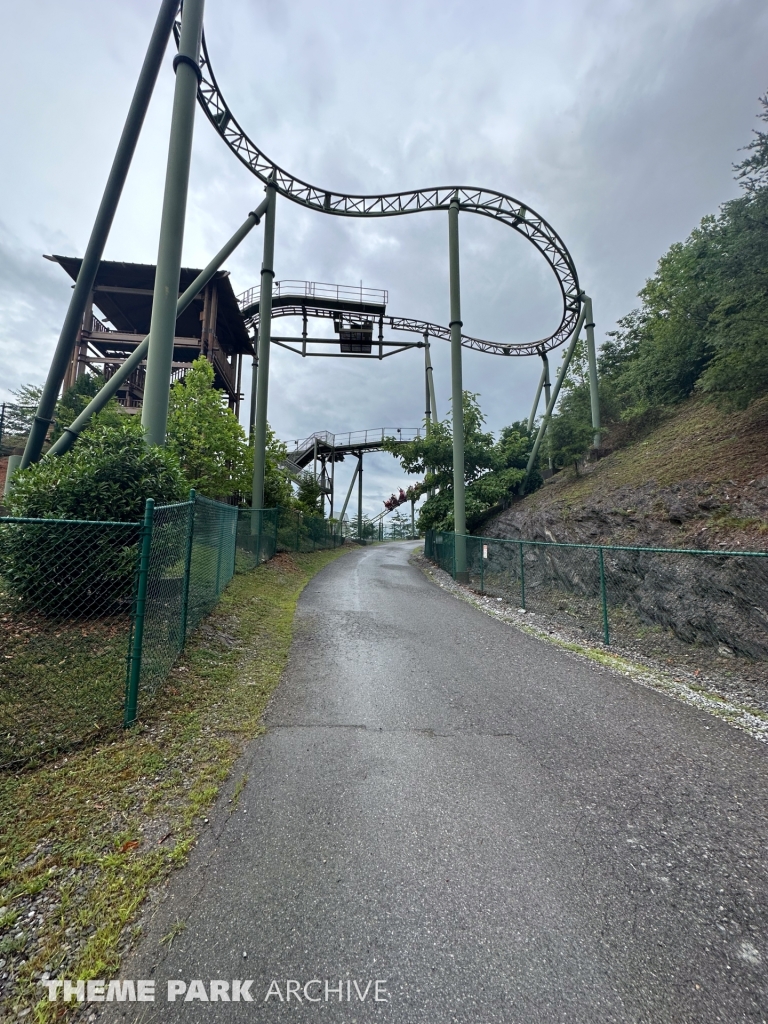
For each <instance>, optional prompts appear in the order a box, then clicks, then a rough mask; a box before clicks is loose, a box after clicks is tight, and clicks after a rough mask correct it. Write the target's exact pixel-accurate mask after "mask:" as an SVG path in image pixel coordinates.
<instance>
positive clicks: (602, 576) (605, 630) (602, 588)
mask: <svg viewBox="0 0 768 1024" xmlns="http://www.w3.org/2000/svg"><path fill="white" fill-rule="evenodd" d="M597 554H598V558H599V559H600V597H601V599H602V602H603V639H604V640H605V642H606V644H610V642H611V634H610V633H609V632H608V600H607V595H606V592H605V562H604V560H603V549H602V548H598V549H597Z"/></svg>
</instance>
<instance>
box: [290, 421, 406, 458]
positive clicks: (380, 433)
mask: <svg viewBox="0 0 768 1024" xmlns="http://www.w3.org/2000/svg"><path fill="white" fill-rule="evenodd" d="M423 434H424V428H423V427H373V428H371V429H369V430H350V431H347V433H346V434H331V433H330V431H328V430H318V431H316V432H315V433H314V434H310V435H309V437H305V438H301V439H299V440H296V441H287V442H286V446H287V447H288V450H289V454H290V455H296V454H298V453H299V452H306V451H309V449H310V448H313V447H314V444H315V441H320V442H322V443H323V444H326V445H328V447H329V448H349V447H351V446H353V445H355V444H373V443H375V442H377V441H384V440H387V439H392V440H395V441H404V442H405V441H415V440H416V439H417V438H420V437H422V436H423Z"/></svg>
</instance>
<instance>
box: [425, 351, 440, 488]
mask: <svg viewBox="0 0 768 1024" xmlns="http://www.w3.org/2000/svg"><path fill="white" fill-rule="evenodd" d="M424 385H425V392H426V395H425V397H426V400H427V408H426V423H427V437H429V435H430V433H431V431H432V424H433V423H437V402H436V401H435V380H434V374H433V372H432V357H431V355H430V352H429V334H427V332H426V331H425V332H424ZM424 468H425V473H428V472H429V471H430V467H429V466H425V467H424ZM434 493H435V489H434V487H430V488H429V490H428V491H427V496H428V497H430V498H431V497H432V495H433V494H434Z"/></svg>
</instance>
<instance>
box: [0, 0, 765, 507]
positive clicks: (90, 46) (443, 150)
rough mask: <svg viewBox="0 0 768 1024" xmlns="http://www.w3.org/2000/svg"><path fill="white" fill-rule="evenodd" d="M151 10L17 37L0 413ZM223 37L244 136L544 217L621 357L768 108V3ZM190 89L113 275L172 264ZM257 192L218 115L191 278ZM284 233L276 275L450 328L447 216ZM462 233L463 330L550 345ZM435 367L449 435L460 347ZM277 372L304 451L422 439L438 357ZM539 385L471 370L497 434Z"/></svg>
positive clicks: (242, 254) (474, 360) (499, 234)
mask: <svg viewBox="0 0 768 1024" xmlns="http://www.w3.org/2000/svg"><path fill="white" fill-rule="evenodd" d="M155 9H156V5H155V3H154V2H149V0H141V2H135V3H133V4H131V5H129V7H126V5H117V6H116V5H109V7H108V8H105V6H104V4H103V3H99V2H98V0H75V2H73V3H72V4H68V5H66V6H65V7H63V6H62V5H60V4H57V3H54V2H53V0H42V2H40V3H38V4H36V5H34V7H33V8H25V7H22V6H21V5H17V6H16V8H15V9H14V10H13V11H12V12H11V13H10V15H8V16H7V20H6V34H7V37H9V38H10V39H11V40H12V41H13V45H12V46H11V47H10V48H9V51H8V52H9V67H8V69H7V71H8V73H9V74H10V75H12V76H13V78H14V81H16V82H17V83H18V96H19V97H20V99H19V100H18V101H17V102H15V103H12V104H6V105H5V106H4V108H3V110H2V112H0V118H2V130H3V137H4V138H14V140H15V146H14V151H13V155H12V158H11V159H7V160H6V161H5V162H4V163H3V166H2V167H0V184H1V185H2V194H3V196H4V197H5V203H4V205H3V210H2V220H3V222H4V225H5V227H4V231H3V234H2V239H0V289H2V290H1V291H0V303H1V304H2V305H1V307H0V317H2V319H1V320H0V324H1V325H2V335H0V394H5V393H6V392H7V389H8V388H10V387H15V386H18V385H19V384H21V383H25V382H27V381H41V380H42V379H43V377H44V374H45V369H46V365H47V361H48V359H49V358H50V352H51V351H52V347H53V344H54V343H55V338H56V334H57V331H58V326H59V324H60V320H61V316H62V315H63V311H64V308H65V304H66V300H67V296H68V294H69V291H68V283H67V281H66V279H64V275H63V274H62V273H61V271H59V270H58V268H55V267H49V265H48V264H45V263H43V262H42V261H40V259H39V254H40V253H42V252H43V251H51V250H53V249H57V250H58V251H67V252H72V253H73V254H74V253H76V254H81V253H82V251H83V248H84V246H85V243H86V241H87V237H88V231H89V229H90V223H91V221H92V218H93V215H94V212H95V209H96V205H97V203H98V199H99V195H100V191H101V188H102V187H103V182H104V180H105V178H106V174H107V171H108V167H109V163H110V160H111V156H112V153H113V151H114V145H115V142H116V139H117V137H118V134H119V131H120V127H121V124H122V118H123V117H124V113H125V110H126V108H127V104H128V101H129V98H130V94H131V90H132V88H133V84H134V81H135V75H136V72H137V70H138V66H139V64H140V62H141V59H142V56H143V49H144V47H145V45H146V40H147V38H148V35H149V31H150V27H151V24H152V20H153V17H154V11H155ZM206 33H207V36H208V40H209V45H210V49H211V55H212V59H213V62H214V67H215V70H216V73H217V76H218V78H219V81H220V84H221V86H222V88H223V90H224V93H225V95H226V96H227V99H228V100H229V102H230V104H231V105H232V108H233V109H234V111H235V112H236V115H237V117H238V119H239V120H240V121H241V122H242V123H243V125H244V126H245V127H246V129H247V130H248V131H249V132H250V134H251V135H252V137H253V138H254V139H255V140H256V141H257V142H258V143H259V145H261V146H263V147H264V149H265V150H266V152H267V153H268V154H269V155H270V156H271V157H272V158H273V159H275V160H277V161H278V162H279V163H281V164H282V165H284V166H285V167H287V168H288V169H290V170H291V171H293V172H294V173H296V174H298V175H299V176H301V177H304V178H306V179H307V180H310V181H312V182H313V183H316V184H318V185H327V186H328V187H332V188H334V189H348V190H350V191H355V192H373V191H378V190H397V189H405V188H411V187H419V186H427V185H434V184H448V183H463V184H477V185H484V186H486V187H489V188H497V189H499V190H501V191H504V192H509V193H511V194H512V195H516V196H518V197H519V198H521V199H523V200H524V201H525V202H527V203H529V204H530V205H532V206H534V208H536V209H538V210H539V212H540V213H541V214H542V215H543V216H545V217H546V218H547V219H548V220H549V221H550V222H551V223H552V224H553V225H554V226H555V227H556V229H557V230H558V231H559V232H560V234H561V235H562V237H563V238H564V239H565V241H566V244H567V245H568V246H569V248H570V249H571V252H572V253H573V255H574V258H575V260H576V264H577V267H578V268H579V273H580V277H581V281H582V284H583V286H584V287H585V288H587V289H588V290H589V291H590V293H591V294H592V295H593V296H594V300H595V311H596V316H597V320H598V329H599V332H601V333H602V332H604V331H606V330H610V329H611V328H612V327H613V325H614V323H615V320H616V319H617V317H619V316H621V315H622V314H623V313H625V312H627V311H628V310H629V309H631V308H632V306H633V304H634V303H635V295H636V293H637V291H638V289H639V288H640V287H641V286H642V284H643V281H644V279H645V278H646V277H647V276H648V275H649V274H650V273H652V272H653V269H654V266H655V263H656V260H657V259H658V258H659V256H660V255H661V254H662V253H663V251H664V250H665V249H666V248H667V246H668V245H669V244H670V243H671V242H672V241H674V240H676V239H681V238H684V237H685V236H686V234H687V233H688V232H689V231H690V230H691V228H692V227H693V226H694V225H695V224H696V223H697V222H698V220H699V219H700V218H701V217H702V216H703V215H704V214H706V213H709V212H714V211H715V210H716V208H717V206H718V204H719V203H720V202H722V201H724V200H726V199H728V198H730V197H731V196H732V195H734V194H735V192H736V188H735V185H734V183H733V181H732V172H731V163H732V162H733V160H734V159H736V150H737V148H738V146H740V145H743V144H744V143H745V142H746V141H748V138H749V133H750V130H751V128H752V127H753V125H754V123H755V122H754V115H755V113H756V109H757V103H756V100H757V96H758V95H759V94H760V93H762V92H763V91H764V90H765V88H766V85H768V82H766V80H765V79H766V76H765V71H764V54H765V46H766V40H767V38H768V12H767V11H766V8H765V6H764V4H763V3H761V2H759V0H553V2H551V3H548V4H546V5H542V4H540V3H536V2H534V0H524V2H517V3H514V4H509V3H499V2H492V0H488V2H485V3H479V4H478V3H474V4H469V3H468V2H465V0H462V2H452V3H451V2H449V3H437V2H436V0H434V2H433V0H430V2H423V3H418V4H412V3H410V4H405V3H403V2H393V3H389V4H386V5H382V4H379V5H375V4H372V3H359V2H358V3H354V4H353V3H351V2H349V3H348V2H334V3H332V4H322V5H320V4H316V3H311V2H309V0H300V2H295V3H290V4H288V3H280V2H277V3H275V2H269V3H267V2H265V0H259V2H253V0H233V2H231V3H229V4H226V5H225V4H214V3H209V5H208V15H207V22H206ZM30 40H33V41H34V45H33V47H32V49H33V50H34V60H30ZM172 89H173V75H172V72H171V70H170V67H169V66H166V67H165V68H164V70H163V73H162V75H161V80H160V82H159V84H158V89H157V93H156V96H155V98H154V100H153V105H152V109H151V111H150V114H149V116H148V119H147V124H146V127H145V131H144V133H143V136H142V140H141V143H140V146H139V150H138V152H137V156H136V160H135V164H134V167H133V169H132V172H131V177H130V181H129V184H128V186H127V188H126V193H125V196H124V202H123V204H122V206H121V210H120V212H119V214H118V217H117V220H116V223H115V227H114V229H113V233H112V237H111V238H110V242H109V246H108V251H107V256H108V257H109V258H119V259H126V260H137V261H144V262H152V261H154V259H155V254H156V247H157V233H158V225H159V211H160V202H161V196H162V187H163V177H164V169H165V157H166V152H167V129H168V120H169V115H170V102H171V97H172ZM261 190H262V186H261V185H260V184H259V183H258V182H257V181H256V179H254V178H253V177H252V176H251V175H250V174H249V173H248V172H247V171H246V170H245V169H244V168H243V167H242V166H241V165H240V164H239V163H238V162H237V161H236V160H235V159H234V158H232V157H231V155H230V154H229V153H228V152H227V150H226V148H225V147H224V145H223V144H222V143H221V141H220V140H219V139H218V138H217V137H216V135H215V133H214V132H213V131H212V130H211V129H210V127H209V125H208V124H207V123H206V122H205V121H204V119H203V118H202V117H198V121H197V126H196V137H195V146H194V161H193V172H192V180H191V190H190V200H189V217H188V226H187V233H186V238H185V251H184V262H185V264H187V265H202V264H203V263H204V262H206V261H207V259H208V258H209V256H210V253H211V252H212V251H214V250H215V249H216V248H218V246H219V245H220V244H221V242H222V241H223V240H224V239H225V238H226V237H227V236H228V235H229V234H230V233H231V231H232V230H233V229H234V227H235V226H236V225H237V224H238V223H240V221H241V220H242V219H243V216H244V215H245V213H246V212H247V211H248V210H249V209H251V208H252V206H253V204H254V200H255V199H257V198H258V197H260V195H261ZM277 215H278V233H277V253H276V269H277V275H278V277H282V278H299V279H312V280H324V281H337V282H341V283H357V282H358V281H359V280H360V279H362V280H363V281H364V283H365V284H367V285H370V286H377V287H386V288H388V289H389V292H390V310H391V311H392V312H394V313H402V314H404V315H409V316H416V317H424V318H425V319H433V320H436V321H438V322H443V323H445V322H447V320H448V313H447V304H448V294H447V292H448V282H447V260H446V249H447V226H446V223H445V218H444V217H443V216H442V215H436V214H429V215H423V216H417V217H405V218H397V219H392V220H378V221H370V220H369V221H349V220H341V219H335V218H325V217H320V216H317V215H312V214H309V213H307V212H306V211H304V210H302V209H300V208H298V207H295V206H292V205H291V204H289V203H286V202H281V203H280V204H279V209H278V214H277ZM461 220H462V222H461V236H462V257H463V258H462V288H463V316H464V321H465V324H466V328H467V330H468V331H470V332H471V333H476V334H479V335H481V336H486V337H491V338H499V339H506V338H510V339H529V338H532V337H538V336H540V335H541V333H543V332H544V331H545V330H551V329H552V327H553V326H554V321H555V320H556V316H557V309H556V297H557V296H556V290H555V287H554V281H553V279H551V275H550V274H549V272H548V270H547V268H546V267H545V266H544V265H543V264H542V263H541V262H537V260H536V258H535V253H533V252H532V251H528V249H526V246H525V244H524V243H523V242H522V241H521V240H520V239H519V238H517V237H516V236H515V235H514V233H513V232H511V231H509V230H507V229H505V228H502V227H500V226H499V225H497V224H493V223H490V222H486V221H484V220H483V219H482V218H473V217H469V216H463V217H462V219H461ZM260 247H261V238H260V235H259V234H258V232H255V233H254V235H253V236H252V237H251V238H250V239H249V240H248V241H247V242H246V243H245V245H244V247H243V248H242V249H241V250H240V251H239V252H238V253H236V254H235V255H234V257H233V258H232V260H231V261H230V264H229V269H230V270H231V273H232V279H233V283H234V285H235V288H236V290H239V289H245V288H246V287H248V286H250V285H251V284H255V283H257V279H258V268H259V264H260V261H261V253H260ZM57 274H58V275H59V276H60V278H61V280H59V279H58V278H57ZM286 327H287V321H282V322H281V331H282V330H283V329H284V328H286ZM433 358H434V362H435V376H436V383H437V391H438V406H439V410H440V412H441V413H442V414H443V415H445V414H447V412H448V408H449V407H448V399H449V394H450V380H449V365H448V362H449V361H448V350H447V345H446V344H445V343H436V344H435V346H434V347H433ZM272 370H273V376H272V382H271V393H270V410H269V415H270V420H271V422H272V423H273V425H274V426H275V428H276V429H277V431H278V433H279V434H280V436H282V437H285V438H289V437H298V436H303V435H305V434H308V433H310V432H311V431H312V430H315V429H330V430H334V431H338V432H341V431H345V430H349V429H357V428H361V427H366V426H368V427H373V426H381V425H387V426H398V425H403V426H411V425H416V424H417V423H418V422H419V421H420V419H421V417H422V415H423V411H422V407H423V405H424V400H423V377H422V355H421V353H420V352H413V353H409V354H407V355H405V356H402V357H396V358H393V359H390V360H385V361H384V362H383V363H378V362H349V361H344V360H301V359H299V358H297V357H294V356H291V355H290V354H288V353H285V352H283V351H280V350H275V351H274V353H273V357H272ZM537 377H538V366H537V365H536V360H535V359H522V360H521V359H518V360H500V359H498V358H493V357H490V356H484V355H480V354H478V353H467V355H466V359H465V385H466V386H467V387H468V388H469V389H471V390H473V391H477V392H479V393H480V395H481V401H482V405H483V408H484V410H485V411H486V413H487V416H488V423H489V426H490V427H491V428H492V429H494V430H498V429H499V428H500V427H501V426H502V425H504V423H507V422H509V421H511V420H512V419H518V418H521V417H523V416H526V415H527V413H528V409H529V402H530V400H531V397H532V392H533V389H534V387H535V381H536V379H537ZM351 469H352V467H351V465H350V464H347V465H346V466H345V468H344V470H343V471H342V473H341V474H340V476H341V480H340V483H343V480H344V479H345V475H346V476H348V475H349V473H351ZM404 482H405V481H404V480H403V477H402V474H400V473H398V470H397V466H396V464H395V463H394V462H393V461H392V460H391V459H390V458H389V457H388V456H378V457H376V458H372V459H371V460H370V471H369V472H367V473H366V476H365V500H366V504H367V507H368V508H369V510H370V511H373V510H374V508H380V502H381V499H382V498H383V497H384V496H385V495H386V494H388V493H389V492H390V490H392V489H393V488H394V487H395V486H399V485H400V484H401V483H404Z"/></svg>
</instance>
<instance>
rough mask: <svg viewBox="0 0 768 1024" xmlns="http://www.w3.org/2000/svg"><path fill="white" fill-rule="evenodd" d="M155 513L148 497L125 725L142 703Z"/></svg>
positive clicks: (132, 718)
mask: <svg viewBox="0 0 768 1024" xmlns="http://www.w3.org/2000/svg"><path fill="white" fill-rule="evenodd" d="M154 515H155V502H154V499H153V498H147V504H146V506H145V509H144V522H143V523H142V526H141V531H140V534H139V563H138V569H137V572H136V606H135V610H134V619H133V636H132V638H131V653H130V654H129V656H128V679H127V680H126V687H125V712H124V714H123V728H127V727H128V726H129V725H132V724H133V723H134V722H135V721H136V714H137V710H138V702H139V680H140V679H141V655H142V648H143V645H144V614H145V612H146V607H147V578H148V576H149V556H150V554H151V551H152V521H153V519H154Z"/></svg>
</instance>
